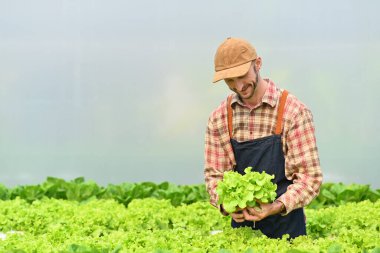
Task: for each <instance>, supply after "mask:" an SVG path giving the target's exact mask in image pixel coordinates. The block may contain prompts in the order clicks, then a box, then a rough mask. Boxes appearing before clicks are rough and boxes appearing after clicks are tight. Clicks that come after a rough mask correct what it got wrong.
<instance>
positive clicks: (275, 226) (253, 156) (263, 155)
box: [227, 91, 306, 238]
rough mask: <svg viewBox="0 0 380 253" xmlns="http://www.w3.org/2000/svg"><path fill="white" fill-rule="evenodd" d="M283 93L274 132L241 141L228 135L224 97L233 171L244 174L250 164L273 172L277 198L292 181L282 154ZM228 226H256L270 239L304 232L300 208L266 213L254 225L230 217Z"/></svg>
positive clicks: (260, 170)
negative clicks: (284, 212) (234, 161)
mask: <svg viewBox="0 0 380 253" xmlns="http://www.w3.org/2000/svg"><path fill="white" fill-rule="evenodd" d="M287 95H288V92H287V91H284V92H282V95H281V99H280V105H279V106H278V112H277V122H276V131H275V133H274V135H270V136H266V137H263V138H258V139H255V140H252V141H244V142H238V141H236V140H234V139H232V138H231V137H232V108H231V99H232V96H230V97H229V98H228V102H227V106H228V109H227V111H228V114H227V115H228V116H227V118H228V129H229V133H230V141H231V144H232V148H233V151H234V155H235V160H236V166H235V168H234V170H235V171H237V172H239V173H240V174H242V175H244V174H245V173H244V169H245V168H247V167H249V166H251V167H252V171H257V172H262V171H265V172H266V173H268V174H272V175H274V176H275V177H274V179H273V180H272V182H273V183H275V184H277V190H276V193H277V198H278V197H280V196H281V195H282V194H284V193H285V192H286V189H287V187H288V186H289V185H290V184H292V181H290V180H288V179H287V178H286V177H285V157H284V153H283V150H282V143H281V132H282V116H283V110H284V106H285V101H286V98H287ZM231 225H232V227H233V228H238V227H246V226H248V227H251V228H252V229H260V230H261V232H262V233H263V234H265V235H266V236H268V237H270V238H281V237H282V235H284V234H289V235H290V238H295V237H297V236H300V235H306V225H305V219H304V212H303V208H299V209H295V210H293V211H292V212H290V213H289V214H287V215H286V216H281V215H280V214H276V215H272V216H268V217H266V218H265V219H263V220H261V221H257V222H256V223H255V224H254V222H253V221H244V222H236V221H234V220H233V219H232V222H231Z"/></svg>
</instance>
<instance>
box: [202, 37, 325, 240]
mask: <svg viewBox="0 0 380 253" xmlns="http://www.w3.org/2000/svg"><path fill="white" fill-rule="evenodd" d="M261 67H262V59H261V57H258V56H257V54H256V50H255V48H254V47H253V46H252V45H250V43H248V42H247V41H245V40H243V39H238V38H228V39H226V40H225V41H224V42H223V43H222V44H221V45H220V46H219V48H218V49H217V52H216V54H215V74H214V80H213V82H214V83H215V82H217V81H220V80H222V79H224V81H225V83H226V84H227V86H228V87H229V89H231V90H232V91H233V92H234V93H233V94H231V95H230V96H229V97H228V98H227V99H226V100H225V101H223V102H222V103H221V105H220V106H219V107H218V108H217V109H216V110H214V111H213V112H212V114H211V116H210V118H209V121H208V125H207V131H206V139H205V171H204V173H205V181H206V186H207V190H208V192H209V194H210V202H211V204H212V205H214V206H215V207H218V208H219V209H220V210H221V212H222V213H223V214H224V215H230V216H231V217H232V220H231V225H232V227H241V226H250V227H252V229H260V230H261V231H262V232H263V233H264V234H265V235H267V236H268V237H271V238H281V237H282V235H284V234H289V235H290V238H294V237H297V236H299V235H305V234H306V227H305V216H304V212H303V207H304V206H305V205H307V204H309V203H310V202H311V200H312V199H313V198H315V197H316V196H317V195H318V193H319V188H320V185H321V182H322V172H321V169H320V164H319V157H318V151H317V146H316V140H315V135H314V125H313V118H312V114H311V112H310V110H309V109H308V108H307V107H306V106H305V105H304V104H303V103H302V102H300V101H299V100H298V99H297V98H296V97H295V96H294V95H292V94H288V92H287V91H284V90H281V89H279V88H278V87H277V86H276V85H275V84H274V82H273V81H271V80H269V79H263V78H262V77H261V75H260V70H261ZM249 166H251V167H252V168H253V169H252V170H253V171H258V172H261V171H263V170H264V171H265V172H266V173H268V174H273V175H275V178H274V179H273V182H274V183H276V184H277V191H276V193H277V199H276V200H275V201H274V202H273V203H268V204H261V206H260V209H257V208H256V209H254V208H249V207H247V208H245V209H243V210H241V209H237V210H236V211H235V212H233V213H230V214H228V213H227V212H226V211H225V210H224V209H223V206H222V205H220V206H217V201H218V196H217V193H216V191H215V190H216V186H217V184H218V182H219V180H222V178H223V173H224V172H225V171H228V170H235V171H237V172H239V173H240V174H244V169H245V168H246V167H249Z"/></svg>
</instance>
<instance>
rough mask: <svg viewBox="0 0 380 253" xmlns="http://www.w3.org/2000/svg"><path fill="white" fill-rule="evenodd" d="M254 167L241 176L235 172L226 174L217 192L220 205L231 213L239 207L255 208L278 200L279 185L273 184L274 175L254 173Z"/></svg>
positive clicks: (247, 169)
mask: <svg viewBox="0 0 380 253" xmlns="http://www.w3.org/2000/svg"><path fill="white" fill-rule="evenodd" d="M251 170H252V167H248V168H246V169H245V170H244V172H245V174H244V175H241V174H239V173H238V172H235V171H228V172H225V173H224V176H223V180H222V181H220V182H219V184H218V186H217V188H216V192H217V193H218V196H219V200H218V204H223V208H224V209H225V210H226V211H227V212H229V213H231V212H234V211H235V210H236V208H237V207H240V208H245V207H247V206H248V207H255V206H259V203H260V202H261V203H269V202H272V201H273V200H274V199H275V198H276V189H277V185H276V184H273V183H272V181H271V180H272V179H274V175H269V174H267V173H265V172H264V171H263V172H262V173H259V172H255V171H254V172H252V171H251Z"/></svg>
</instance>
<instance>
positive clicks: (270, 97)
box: [231, 78, 278, 107]
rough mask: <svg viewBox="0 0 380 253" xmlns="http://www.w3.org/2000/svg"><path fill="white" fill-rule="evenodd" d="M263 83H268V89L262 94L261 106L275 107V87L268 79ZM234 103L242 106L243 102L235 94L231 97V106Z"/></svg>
mask: <svg viewBox="0 0 380 253" xmlns="http://www.w3.org/2000/svg"><path fill="white" fill-rule="evenodd" d="M264 81H266V82H268V87H267V89H266V91H265V93H264V96H263V98H262V99H261V104H263V103H267V104H269V105H270V106H272V107H275V106H276V103H277V99H278V93H277V87H276V85H275V84H274V82H273V81H272V80H270V79H268V78H265V79H264ZM234 103H239V104H240V105H243V101H241V99H240V98H239V96H238V95H237V94H236V93H235V94H234V95H233V97H232V100H231V105H232V104H234Z"/></svg>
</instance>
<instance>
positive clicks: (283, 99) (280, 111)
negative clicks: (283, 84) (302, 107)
mask: <svg viewBox="0 0 380 253" xmlns="http://www.w3.org/2000/svg"><path fill="white" fill-rule="evenodd" d="M287 96H288V91H287V90H284V91H283V92H282V94H281V98H280V104H279V106H278V111H277V122H276V130H275V132H274V133H275V134H281V132H282V118H283V115H284V107H285V102H286V98H287Z"/></svg>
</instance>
